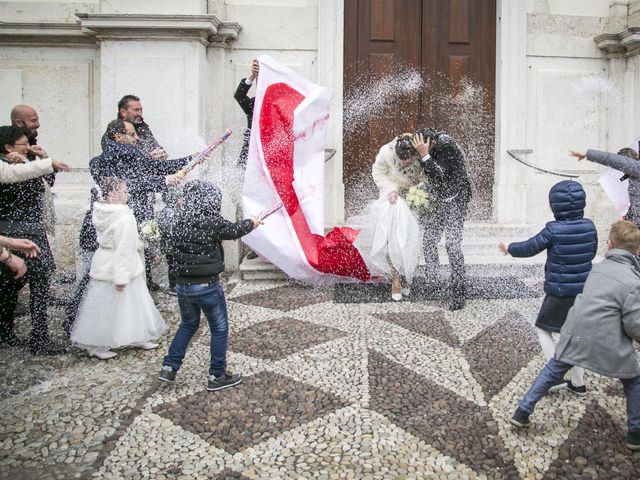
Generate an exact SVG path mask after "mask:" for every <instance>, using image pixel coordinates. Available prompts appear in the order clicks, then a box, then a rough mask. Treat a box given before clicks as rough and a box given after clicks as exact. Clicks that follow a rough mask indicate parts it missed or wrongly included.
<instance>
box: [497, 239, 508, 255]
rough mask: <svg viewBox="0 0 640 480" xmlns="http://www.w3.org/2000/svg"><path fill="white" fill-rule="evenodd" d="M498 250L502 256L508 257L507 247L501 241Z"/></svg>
mask: <svg viewBox="0 0 640 480" xmlns="http://www.w3.org/2000/svg"><path fill="white" fill-rule="evenodd" d="M498 248H499V249H500V251H501V252H502V253H503V254H504V255H509V247H508V246H507V244H506V243H504V242H502V241H501V242H500V243H499V245H498Z"/></svg>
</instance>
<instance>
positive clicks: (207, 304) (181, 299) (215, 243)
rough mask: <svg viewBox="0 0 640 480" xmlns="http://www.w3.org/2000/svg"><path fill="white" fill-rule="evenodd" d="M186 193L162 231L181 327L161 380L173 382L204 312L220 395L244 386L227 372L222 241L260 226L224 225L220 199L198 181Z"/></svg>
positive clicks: (213, 384) (210, 386)
mask: <svg viewBox="0 0 640 480" xmlns="http://www.w3.org/2000/svg"><path fill="white" fill-rule="evenodd" d="M183 192H184V193H183V203H182V205H181V206H180V208H179V210H178V211H177V212H176V214H175V219H174V221H173V228H171V229H170V230H168V231H167V230H165V231H163V235H166V236H167V242H168V244H169V249H170V250H171V252H172V253H173V257H174V268H175V275H176V283H177V285H176V291H177V293H178V306H179V308H180V325H179V327H178V330H177V332H176V334H175V337H174V338H173V341H172V342H171V346H170V347H169V352H168V353H167V355H166V356H165V357H164V360H163V362H162V365H163V366H162V369H161V370H160V376H159V379H160V380H161V381H163V382H168V383H173V382H174V381H175V378H176V374H177V372H178V370H179V369H180V367H181V366H182V362H183V360H184V357H185V355H186V352H187V347H188V346H189V342H190V341H191V339H192V338H193V336H194V335H195V333H196V331H197V330H198V327H199V326H200V314H201V312H202V313H204V316H205V317H206V319H207V321H208V322H209V330H210V332H211V359H210V363H209V377H208V383H207V390H209V391H215V390H221V389H223V388H228V387H232V386H234V385H237V384H239V383H240V382H241V381H242V376H241V375H239V374H233V373H231V372H229V371H227V339H228V336H229V325H228V314H227V303H226V300H225V297H224V291H223V290H222V285H221V284H220V274H221V273H222V272H223V271H224V251H223V249H222V240H235V239H238V238H240V237H242V236H244V235H246V234H247V233H249V232H251V231H252V230H253V229H254V228H257V227H258V225H260V224H261V223H262V222H261V221H260V220H258V219H257V218H254V219H251V220H242V221H241V222H237V223H231V222H229V221H227V220H225V219H224V218H223V217H222V215H220V206H221V201H222V194H221V193H220V190H219V189H218V188H217V187H216V186H215V185H214V184H212V183H210V182H204V181H201V180H195V181H193V182H190V183H187V184H186V185H185V186H184V189H183Z"/></svg>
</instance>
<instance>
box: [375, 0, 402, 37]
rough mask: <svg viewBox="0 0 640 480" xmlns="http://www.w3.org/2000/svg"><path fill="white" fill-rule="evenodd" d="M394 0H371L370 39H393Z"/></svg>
mask: <svg viewBox="0 0 640 480" xmlns="http://www.w3.org/2000/svg"><path fill="white" fill-rule="evenodd" d="M395 15H396V2H395V0H371V14H370V18H371V36H370V40H390V41H393V40H395Z"/></svg>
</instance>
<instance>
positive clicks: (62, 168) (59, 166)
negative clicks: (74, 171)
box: [51, 160, 70, 172]
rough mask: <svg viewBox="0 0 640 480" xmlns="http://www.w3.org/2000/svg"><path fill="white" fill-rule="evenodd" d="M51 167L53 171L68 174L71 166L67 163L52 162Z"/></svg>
mask: <svg viewBox="0 0 640 480" xmlns="http://www.w3.org/2000/svg"><path fill="white" fill-rule="evenodd" d="M51 166H52V167H53V170H54V171H56V172H68V171H69V170H70V167H69V165H67V164H66V163H63V162H60V161H59V160H52V161H51Z"/></svg>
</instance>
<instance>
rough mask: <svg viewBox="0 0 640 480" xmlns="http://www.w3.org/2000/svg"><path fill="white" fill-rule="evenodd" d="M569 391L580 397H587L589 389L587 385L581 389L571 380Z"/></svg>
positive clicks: (568, 384) (568, 385) (568, 386)
mask: <svg viewBox="0 0 640 480" xmlns="http://www.w3.org/2000/svg"><path fill="white" fill-rule="evenodd" d="M567 390H569V391H570V392H572V393H574V394H575V395H578V396H579V397H585V396H586V395H587V387H586V385H582V386H580V387H576V386H575V385H574V384H573V383H571V380H569V381H568V382H567Z"/></svg>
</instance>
